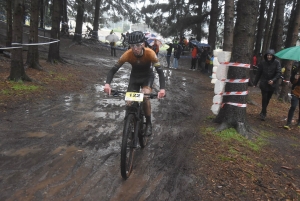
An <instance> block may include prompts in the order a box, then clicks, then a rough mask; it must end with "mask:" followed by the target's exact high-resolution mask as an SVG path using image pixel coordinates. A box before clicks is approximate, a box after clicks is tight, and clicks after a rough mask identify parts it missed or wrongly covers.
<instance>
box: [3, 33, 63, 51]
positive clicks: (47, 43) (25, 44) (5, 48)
mask: <svg viewBox="0 0 300 201" xmlns="http://www.w3.org/2000/svg"><path fill="white" fill-rule="evenodd" d="M25 33H27V34H28V32H25ZM38 37H40V38H46V39H49V40H53V41H50V42H46V43H12V44H11V45H17V46H18V47H4V48H0V50H8V49H16V48H23V46H30V45H49V44H51V43H57V42H59V41H60V40H58V39H54V38H49V37H45V36H40V35H38Z"/></svg>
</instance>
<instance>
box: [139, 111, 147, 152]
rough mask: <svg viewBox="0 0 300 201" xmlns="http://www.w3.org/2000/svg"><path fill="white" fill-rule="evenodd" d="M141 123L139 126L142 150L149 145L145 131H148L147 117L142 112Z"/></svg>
mask: <svg viewBox="0 0 300 201" xmlns="http://www.w3.org/2000/svg"><path fill="white" fill-rule="evenodd" d="M140 118H141V121H140V126H139V135H138V137H139V143H140V146H141V148H144V147H145V146H146V145H147V142H148V137H147V136H145V130H146V121H145V116H144V114H143V112H142V114H141V116H140Z"/></svg>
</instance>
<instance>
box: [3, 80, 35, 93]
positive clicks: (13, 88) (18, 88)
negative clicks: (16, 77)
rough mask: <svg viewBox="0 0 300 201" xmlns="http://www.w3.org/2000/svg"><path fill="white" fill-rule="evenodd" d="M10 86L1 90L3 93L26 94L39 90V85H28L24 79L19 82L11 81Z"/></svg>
mask: <svg viewBox="0 0 300 201" xmlns="http://www.w3.org/2000/svg"><path fill="white" fill-rule="evenodd" d="M9 86H10V87H9V88H7V89H3V90H1V94H3V95H11V94H16V95H18V94H25V93H29V92H32V91H36V90H39V89H40V87H39V86H35V85H27V84H24V83H23V82H22V81H19V82H13V81H11V82H9Z"/></svg>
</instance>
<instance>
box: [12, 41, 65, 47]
mask: <svg viewBox="0 0 300 201" xmlns="http://www.w3.org/2000/svg"><path fill="white" fill-rule="evenodd" d="M59 41H60V40H57V39H55V41H51V42H47V43H22V44H21V43H12V45H22V46H30V45H48V44H51V43H57V42H59Z"/></svg>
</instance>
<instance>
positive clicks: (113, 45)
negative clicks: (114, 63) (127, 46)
mask: <svg viewBox="0 0 300 201" xmlns="http://www.w3.org/2000/svg"><path fill="white" fill-rule="evenodd" d="M113 34H115V33H114V30H111V32H110V35H113ZM109 44H110V54H111V56H115V57H116V56H117V55H116V47H115V46H116V42H115V41H111V42H110V43H109Z"/></svg>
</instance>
